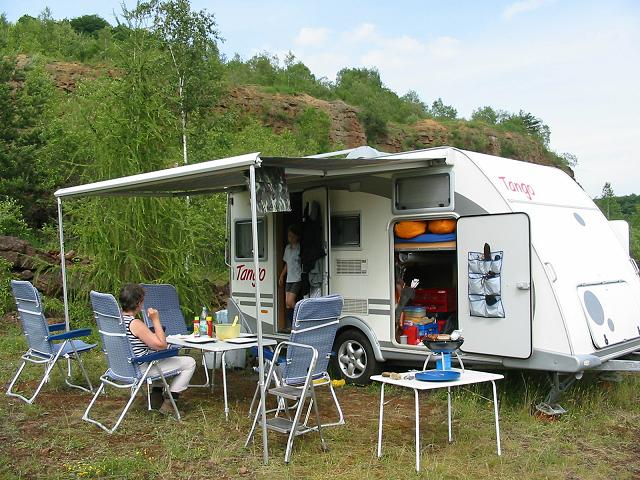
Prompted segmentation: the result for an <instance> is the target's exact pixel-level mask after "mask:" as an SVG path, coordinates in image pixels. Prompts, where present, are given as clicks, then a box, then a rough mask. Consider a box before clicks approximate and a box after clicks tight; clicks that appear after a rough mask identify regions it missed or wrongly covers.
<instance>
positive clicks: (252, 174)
mask: <svg viewBox="0 0 640 480" xmlns="http://www.w3.org/2000/svg"><path fill="white" fill-rule="evenodd" d="M249 183H250V188H251V236H252V240H253V275H254V278H255V280H254V281H255V285H256V330H257V335H258V385H259V387H260V416H261V418H262V458H263V462H264V464H265V465H266V464H267V463H269V446H268V442H267V415H266V406H265V405H266V399H265V391H264V388H265V385H264V354H263V351H262V321H261V320H260V263H259V257H260V253H259V251H258V205H257V199H256V167H255V165H251V166H250V167H249Z"/></svg>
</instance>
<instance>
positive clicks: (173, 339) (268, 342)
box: [167, 335, 278, 420]
mask: <svg viewBox="0 0 640 480" xmlns="http://www.w3.org/2000/svg"><path fill="white" fill-rule="evenodd" d="M251 337H252V336H241V337H240V338H239V339H237V340H238V341H241V342H243V343H233V341H234V340H236V339H231V341H224V340H214V339H212V340H210V341H208V342H201V341H198V342H193V341H189V340H190V335H169V336H168V337H167V343H169V344H171V345H180V346H181V347H186V348H194V349H199V350H202V351H204V352H213V353H214V354H217V353H221V354H222V389H223V392H224V415H225V418H226V419H227V420H228V419H229V405H228V402H227V368H226V362H225V355H226V353H227V352H230V351H235V350H244V349H247V348H252V347H257V346H258V339H257V338H251ZM250 338H251V339H252V340H254V341H248V340H249V339H250ZM242 339H245V340H244V341H243V340H242ZM277 343H278V342H276V341H275V340H272V339H268V338H265V339H263V340H262V345H263V346H264V347H272V346H274V345H276V344H277ZM204 368H207V365H206V363H205V365H204ZM215 368H216V362H215V358H214V361H213V367H212V368H211V389H212V390H213V378H214V373H215Z"/></svg>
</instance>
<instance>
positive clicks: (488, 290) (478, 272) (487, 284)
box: [468, 243, 504, 318]
mask: <svg viewBox="0 0 640 480" xmlns="http://www.w3.org/2000/svg"><path fill="white" fill-rule="evenodd" d="M503 260H504V256H503V252H502V251H497V252H492V251H491V247H490V246H489V244H488V243H485V244H484V251H483V252H469V261H468V263H469V312H470V313H471V316H472V317H485V318H504V306H503V305H502V295H501V289H502V286H501V272H502V262H503Z"/></svg>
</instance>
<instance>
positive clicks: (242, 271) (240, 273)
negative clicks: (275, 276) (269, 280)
mask: <svg viewBox="0 0 640 480" xmlns="http://www.w3.org/2000/svg"><path fill="white" fill-rule="evenodd" d="M259 276H260V281H261V282H262V281H264V278H265V277H266V276H267V270H266V269H265V268H260V273H259ZM236 280H251V286H252V287H255V286H256V274H255V272H254V271H253V267H247V266H246V265H245V264H244V263H243V264H240V265H238V266H237V267H236Z"/></svg>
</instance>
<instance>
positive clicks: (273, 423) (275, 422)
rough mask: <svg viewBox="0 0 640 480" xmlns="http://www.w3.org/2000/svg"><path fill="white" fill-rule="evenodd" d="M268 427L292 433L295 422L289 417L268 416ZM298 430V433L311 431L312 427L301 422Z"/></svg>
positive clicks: (276, 430)
mask: <svg viewBox="0 0 640 480" xmlns="http://www.w3.org/2000/svg"><path fill="white" fill-rule="evenodd" d="M267 428H268V429H269V430H273V431H274V432H279V433H290V432H291V429H292V428H293V422H292V421H291V420H289V419H288V418H283V417H274V418H267ZM296 430H297V431H296V435H300V434H302V433H305V432H307V431H309V430H310V429H309V428H307V427H305V426H304V425H303V424H300V423H299V424H298V428H297V429H296Z"/></svg>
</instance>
